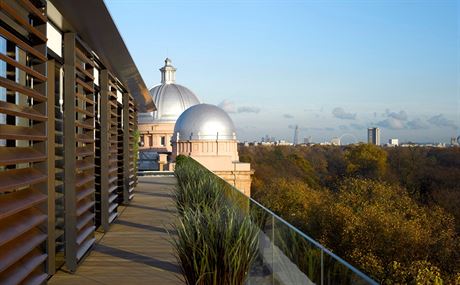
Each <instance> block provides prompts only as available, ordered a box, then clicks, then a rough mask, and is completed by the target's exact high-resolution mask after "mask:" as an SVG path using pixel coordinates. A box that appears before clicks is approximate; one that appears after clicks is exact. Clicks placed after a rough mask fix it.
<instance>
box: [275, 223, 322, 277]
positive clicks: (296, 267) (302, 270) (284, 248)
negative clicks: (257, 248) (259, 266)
mask: <svg viewBox="0 0 460 285" xmlns="http://www.w3.org/2000/svg"><path fill="white" fill-rule="evenodd" d="M274 220H275V235H274V238H275V241H274V245H275V247H274V256H275V260H274V275H275V279H276V280H277V281H278V282H279V283H280V284H312V282H313V283H316V284H321V249H319V248H318V247H317V246H316V245H314V244H313V243H311V242H309V241H308V240H306V239H305V238H303V237H302V236H301V235H299V234H298V233H297V232H296V231H295V230H293V229H292V228H291V227H290V226H288V225H286V224H285V223H284V222H282V221H280V220H279V219H277V218H275V219H274Z"/></svg>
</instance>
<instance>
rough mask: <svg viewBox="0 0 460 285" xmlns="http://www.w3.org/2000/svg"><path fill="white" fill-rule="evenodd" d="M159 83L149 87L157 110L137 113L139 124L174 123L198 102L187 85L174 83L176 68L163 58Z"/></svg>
mask: <svg viewBox="0 0 460 285" xmlns="http://www.w3.org/2000/svg"><path fill="white" fill-rule="evenodd" d="M160 71H161V84H158V85H156V86H154V87H153V88H152V89H150V95H151V96H152V99H153V102H154V103H155V106H156V107H157V110H156V111H154V112H150V113H139V124H151V123H163V122H164V123H174V122H175V121H176V120H177V118H178V117H179V116H180V114H182V112H184V111H185V110H186V109H188V108H189V107H191V106H193V105H196V104H200V101H199V100H198V98H197V97H196V95H195V94H194V93H193V92H192V91H191V90H190V89H188V88H187V87H185V86H182V85H179V84H176V68H174V66H172V64H171V60H170V59H169V58H167V59H166V60H165V66H163V67H162V68H161V69H160Z"/></svg>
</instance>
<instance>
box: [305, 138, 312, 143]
mask: <svg viewBox="0 0 460 285" xmlns="http://www.w3.org/2000/svg"><path fill="white" fill-rule="evenodd" d="M311 142H312V138H311V137H308V138H304V139H303V143H304V144H309V143H311Z"/></svg>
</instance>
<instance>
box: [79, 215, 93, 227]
mask: <svg viewBox="0 0 460 285" xmlns="http://www.w3.org/2000/svg"><path fill="white" fill-rule="evenodd" d="M93 218H94V213H91V212H86V213H85V214H84V215H83V216H82V217H80V219H78V222H77V230H81V229H82V228H83V227H84V226H85V225H86V224H88V223H89V222H90V221H91V220H92V219H93Z"/></svg>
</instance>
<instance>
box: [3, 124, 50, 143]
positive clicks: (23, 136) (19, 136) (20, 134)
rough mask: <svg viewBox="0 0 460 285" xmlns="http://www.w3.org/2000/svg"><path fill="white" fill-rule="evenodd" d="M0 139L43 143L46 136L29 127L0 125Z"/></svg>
mask: <svg viewBox="0 0 460 285" xmlns="http://www.w3.org/2000/svg"><path fill="white" fill-rule="evenodd" d="M0 139H7V140H33V141H45V140H46V134H43V133H41V132H40V131H38V130H36V129H34V128H29V127H23V126H13V125H0Z"/></svg>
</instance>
